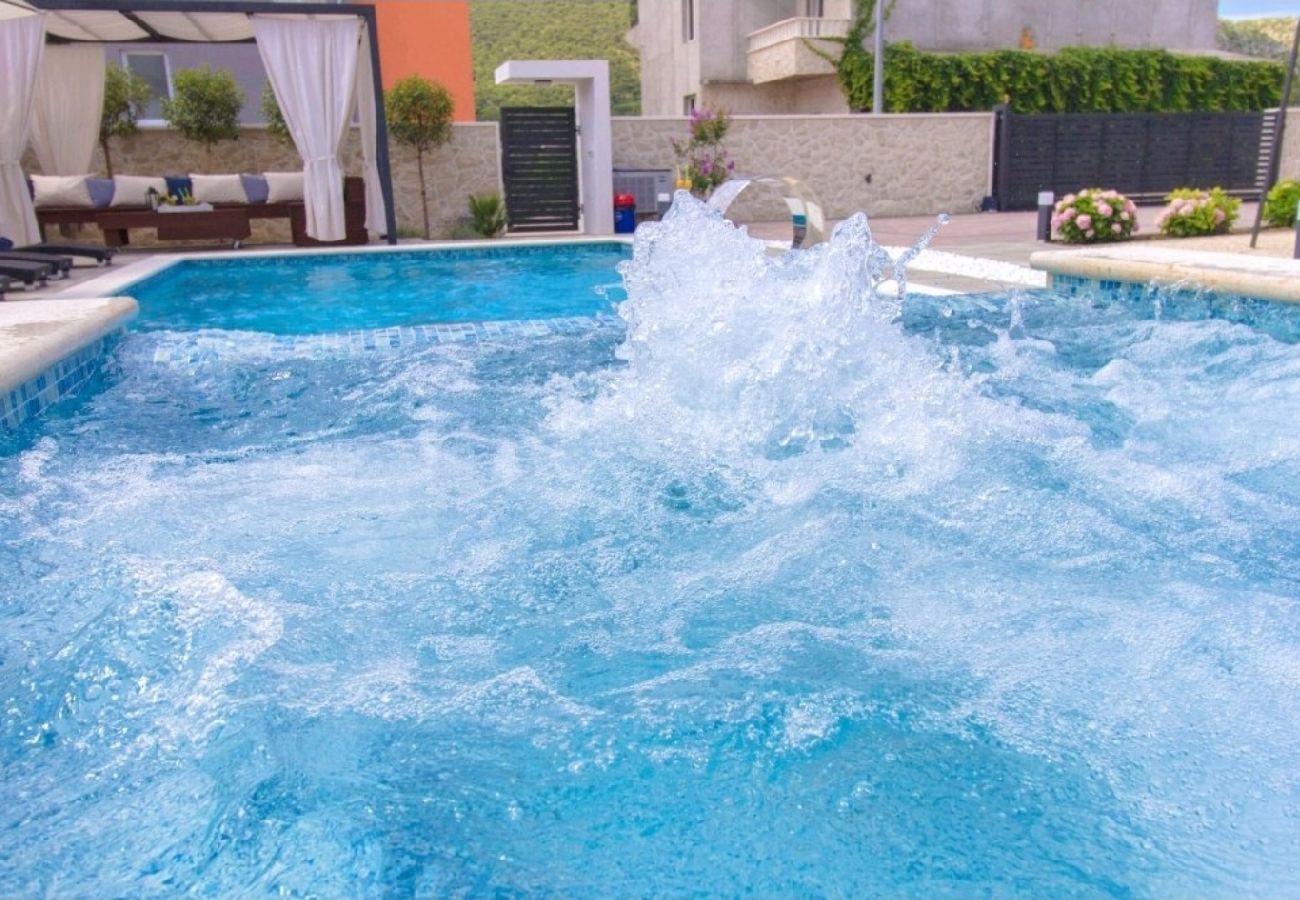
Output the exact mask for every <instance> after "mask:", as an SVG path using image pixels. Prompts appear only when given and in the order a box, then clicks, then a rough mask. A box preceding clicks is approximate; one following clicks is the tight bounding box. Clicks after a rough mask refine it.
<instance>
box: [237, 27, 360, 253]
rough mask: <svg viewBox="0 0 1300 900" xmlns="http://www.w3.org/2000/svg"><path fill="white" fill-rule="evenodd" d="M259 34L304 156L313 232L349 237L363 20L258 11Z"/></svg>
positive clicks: (261, 49)
mask: <svg viewBox="0 0 1300 900" xmlns="http://www.w3.org/2000/svg"><path fill="white" fill-rule="evenodd" d="M253 33H254V34H255V35H256V37H257V48H258V51H259V52H260V53H261V55H262V64H263V65H264V66H265V67H266V74H267V77H268V78H269V79H270V82H271V89H272V90H274V91H275V99H276V100H277V101H278V102H279V104H280V112H281V113H282V114H283V115H284V124H285V125H286V126H288V129H289V134H290V135H292V136H293V143H294V145H295V146H296V147H297V148H298V155H300V156H301V157H302V159H303V204H304V206H305V207H306V212H307V234H308V235H309V236H310V237H314V238H316V239H317V240H320V241H339V240H342V239H343V238H344V237H345V236H346V234H347V228H346V224H345V222H344V217H343V167H342V166H341V165H340V164H339V148H340V147H341V146H342V144H343V137H344V135H345V134H346V133H347V127H348V117H349V116H350V115H351V113H352V92H353V88H354V86H355V85H356V80H357V44H358V40H359V38H360V34H361V22H360V20H358V19H357V18H356V17H353V16H348V17H347V18H338V19H335V18H330V19H279V18H274V17H270V16H254V17H253Z"/></svg>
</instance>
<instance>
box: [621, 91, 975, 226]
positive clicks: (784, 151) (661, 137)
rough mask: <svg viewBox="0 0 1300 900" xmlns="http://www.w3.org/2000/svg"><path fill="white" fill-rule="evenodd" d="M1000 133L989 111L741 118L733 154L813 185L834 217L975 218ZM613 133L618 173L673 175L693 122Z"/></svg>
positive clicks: (770, 208)
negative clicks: (677, 142) (679, 145)
mask: <svg viewBox="0 0 1300 900" xmlns="http://www.w3.org/2000/svg"><path fill="white" fill-rule="evenodd" d="M992 127H993V117H992V115H989V114H984V113H956V114H946V115H919V114H916V115H888V116H866V115H857V116H849V115H845V116H781V117H746V116H737V117H735V118H734V119H733V121H732V127H731V133H730V134H729V135H728V136H727V140H726V143H725V146H726V148H727V151H728V153H729V154H730V156H731V157H732V158H733V159H734V160H735V161H736V170H737V172H741V173H745V174H754V175H787V176H791V177H794V178H798V179H800V180H802V181H805V182H807V183H808V184H809V185H811V186H812V188H813V190H814V191H816V192H817V194H818V195H819V196H820V197H821V200H822V203H823V204H824V205H825V208H826V212H827V215H829V216H831V217H832V218H843V217H844V216H847V215H850V214H852V213H854V212H856V211H858V210H865V211H866V212H867V213H868V214H869V215H873V216H899V215H930V214H935V213H940V212H949V213H965V212H972V211H974V210H975V209H976V208H977V207H978V205H979V202H980V200H981V199H982V198H983V197H984V196H985V195H986V194H987V193H988V192H989V183H988V180H989V171H990V167H991V166H990V164H991V153H992ZM613 128H614V165H615V166H617V167H629V168H671V167H672V165H673V162H674V159H673V152H672V146H671V144H670V141H671V140H672V139H673V138H678V139H680V138H682V137H683V135H684V134H685V132H686V122H685V120H684V119H675V118H674V119H662V118H660V119H648V118H640V119H634V118H616V119H614V123H613ZM867 176H870V177H871V180H870V182H868V181H867ZM747 193H748V192H747ZM745 212H746V213H747V214H748V213H751V212H752V214H753V215H756V216H762V217H764V218H771V217H781V216H782V215H783V207H781V206H780V205H779V203H777V202H776V198H775V197H773V198H772V201H771V202H769V203H768V204H766V205H765V208H764V209H762V210H759V209H752V210H750V209H746V211H745ZM773 214H774V215H773ZM744 217H745V216H742V215H741V214H740V213H738V214H737V218H744Z"/></svg>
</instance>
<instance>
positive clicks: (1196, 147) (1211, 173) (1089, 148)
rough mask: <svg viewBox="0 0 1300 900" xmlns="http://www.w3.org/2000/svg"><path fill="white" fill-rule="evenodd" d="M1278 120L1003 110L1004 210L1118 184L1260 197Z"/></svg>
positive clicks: (1137, 190)
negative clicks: (1042, 195) (1042, 197)
mask: <svg viewBox="0 0 1300 900" xmlns="http://www.w3.org/2000/svg"><path fill="white" fill-rule="evenodd" d="M1275 128H1276V123H1275V120H1274V117H1273V115H1272V114H1270V113H1095V114H1094V113H1085V114H1076V115H1055V114H1047V115H1025V116H1021V115H1016V114H1015V113H1011V112H1009V111H1007V110H1005V109H1002V110H999V112H998V133H997V156H996V162H995V174H994V185H995V191H996V193H997V204H998V208H999V209H1004V210H1010V209H1033V208H1034V207H1035V206H1037V202H1038V192H1039V191H1053V192H1055V194H1056V196H1058V197H1060V196H1062V195H1064V194H1068V193H1072V192H1074V191H1077V190H1079V189H1081V188H1085V187H1104V188H1114V189H1116V190H1118V191H1120V192H1122V193H1124V194H1127V195H1128V196H1130V197H1132V198H1133V199H1134V200H1138V201H1139V202H1140V201H1144V200H1145V201H1158V200H1161V199H1163V198H1164V195H1165V194H1167V193H1168V192H1169V191H1171V190H1173V189H1174V188H1179V187H1200V188H1210V187H1221V188H1223V189H1225V190H1227V191H1229V192H1231V193H1234V194H1237V195H1239V196H1254V195H1255V194H1256V193H1257V192H1258V191H1259V189H1260V186H1261V185H1262V184H1263V179H1264V166H1265V165H1266V160H1267V159H1268V152H1269V148H1270V147H1271V146H1272V141H1273V140H1274V134H1275Z"/></svg>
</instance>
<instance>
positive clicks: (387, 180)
mask: <svg viewBox="0 0 1300 900" xmlns="http://www.w3.org/2000/svg"><path fill="white" fill-rule="evenodd" d="M3 2H5V0H0V3H3ZM25 2H26V4H27V5H29V6H31V7H33V8H35V9H39V10H40V11H42V12H47V13H56V14H57V13H59V12H116V13H118V14H120V15H121V16H122V17H123V18H124V19H127V20H128V21H130V22H131V23H132V24H133V25H135V26H136V27H137V28H139V29H140V30H141V31H144V32H145V37H142V38H136V39H134V40H124V41H119V40H94V41H91V40H82V41H78V40H75V39H72V38H66V37H60V36H58V35H53V34H50V33H49V32H48V30H47V32H46V36H45V40H46V43H49V44H76V43H83V44H91V43H94V44H255V43H257V40H256V38H244V39H241V40H230V41H217V40H211V41H194V40H185V39H182V38H176V37H170V36H168V35H164V34H160V33H159V32H157V31H156V30H155V29H153V28H152V27H150V26H149V25H148V24H147V23H146V22H144V20H142V19H140V18H139V17H138V16H137V15H136V13H142V12H144V13H152V12H158V13H181V14H188V15H198V14H202V13H225V14H236V15H245V16H249V17H251V16H255V15H270V16H293V17H299V18H306V17H310V16H331V17H338V16H356V17H357V18H359V19H361V20H362V21H363V22H364V23H365V25H366V35H367V40H369V41H370V64H371V71H372V74H373V76H374V77H373V81H374V88H375V143H376V147H375V168H376V169H378V170H379V185H380V191H381V193H382V194H383V197H384V218H385V223H386V225H387V227H388V234H387V235H386V238H387V241H388V243H389V244H396V243H397V212H396V210H394V208H393V172H392V165H391V164H390V161H389V158H388V119H387V117H386V116H385V115H384V81H383V78H382V77H381V76H380V68H379V32H378V28H377V25H376V16H375V8H374V7H373V6H368V5H361V4H343V3H269V2H256V0H253V2H246V0H201V2H196V0H25Z"/></svg>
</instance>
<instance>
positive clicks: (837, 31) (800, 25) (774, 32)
mask: <svg viewBox="0 0 1300 900" xmlns="http://www.w3.org/2000/svg"><path fill="white" fill-rule="evenodd" d="M852 24H853V23H852V21H851V20H849V19H822V18H810V17H807V16H800V17H798V18H794V19H782V20H781V21H780V22H773V23H772V24H771V25H768V26H766V27H765V28H760V29H758V31H753V32H750V34H749V52H750V53H753V52H755V51H757V50H763V49H766V48H768V47H774V46H776V45H777V44H780V43H783V42H785V41H792V40H798V39H800V38H842V37H844V36H845V35H846V34H848V33H849V26H850V25H852Z"/></svg>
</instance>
